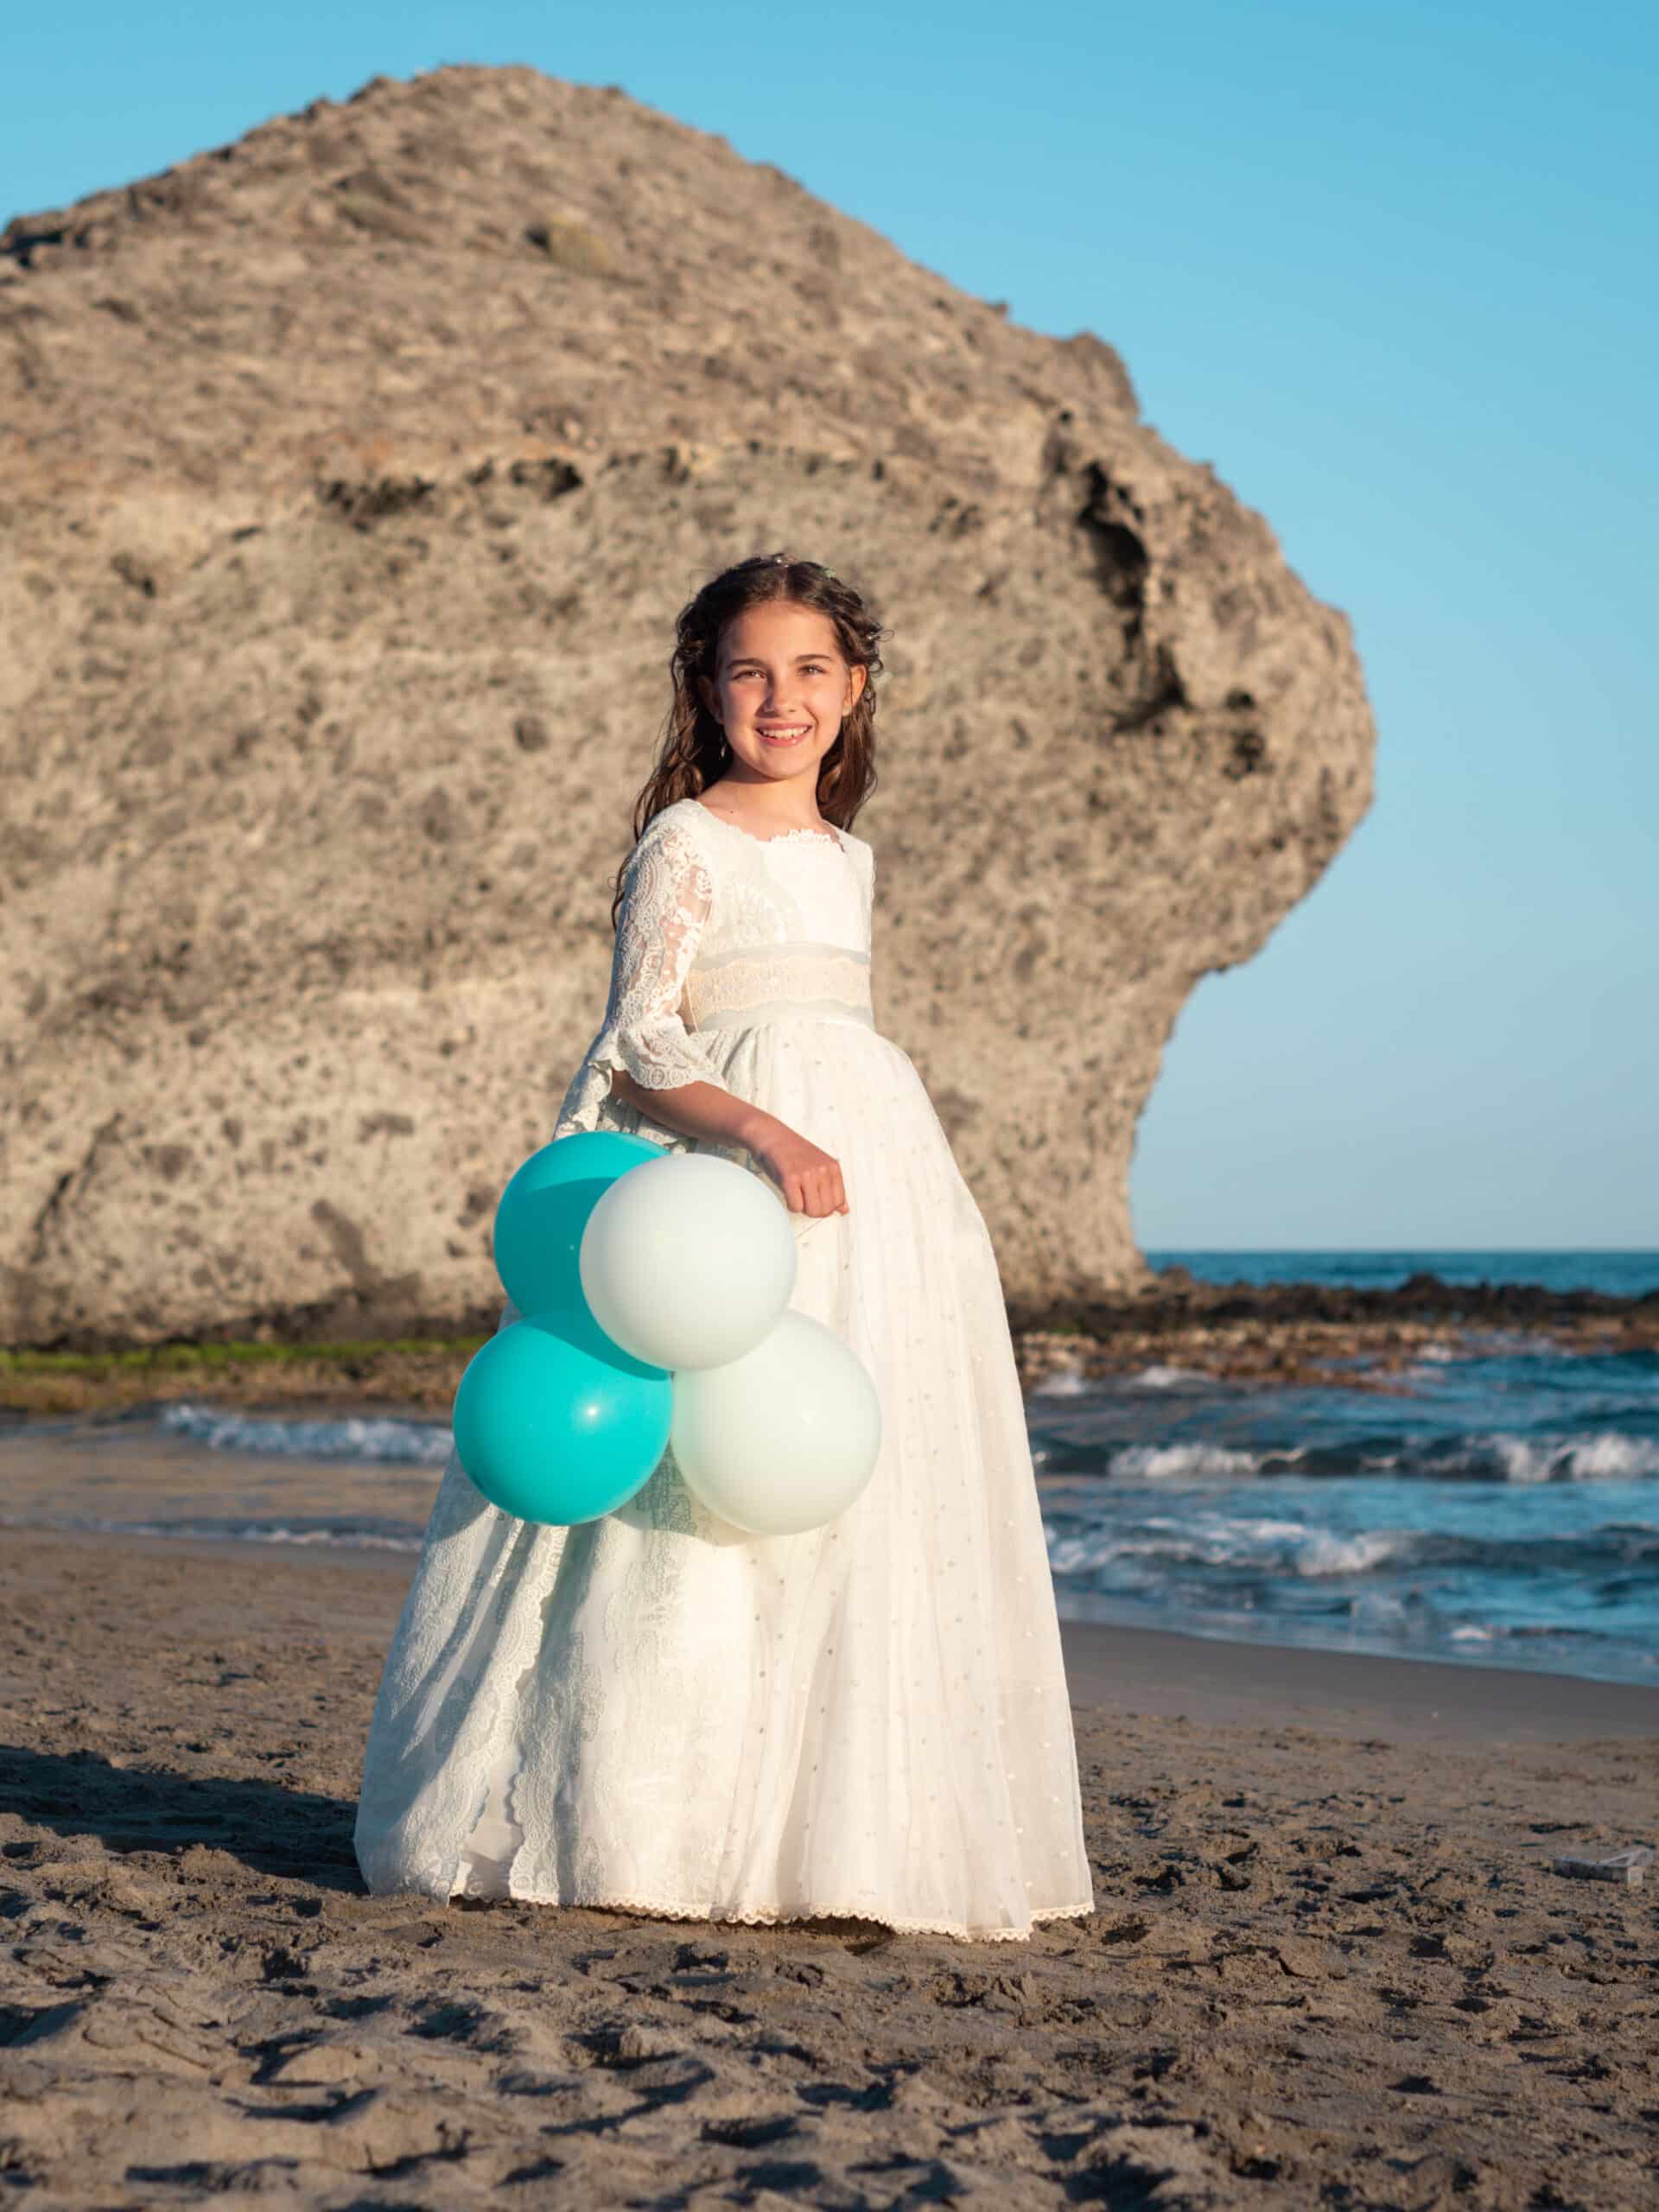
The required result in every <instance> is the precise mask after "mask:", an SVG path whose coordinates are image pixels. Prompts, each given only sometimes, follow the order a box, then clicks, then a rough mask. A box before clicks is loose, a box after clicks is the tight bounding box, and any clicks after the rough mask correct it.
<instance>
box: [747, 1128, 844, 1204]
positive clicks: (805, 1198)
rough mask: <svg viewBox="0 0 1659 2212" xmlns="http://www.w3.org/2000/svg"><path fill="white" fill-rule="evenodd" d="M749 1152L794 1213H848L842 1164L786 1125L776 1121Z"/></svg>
mask: <svg viewBox="0 0 1659 2212" xmlns="http://www.w3.org/2000/svg"><path fill="white" fill-rule="evenodd" d="M749 1151H750V1153H751V1154H753V1157H754V1158H755V1159H756V1160H759V1161H760V1164H761V1166H763V1167H764V1168H765V1169H766V1172H767V1173H768V1174H769V1175H771V1177H772V1179H773V1181H774V1182H775V1183H776V1184H777V1185H778V1186H779V1189H780V1190H781V1191H782V1192H783V1194H784V1203H785V1205H787V1206H788V1208H789V1210H790V1211H791V1213H810V1214H814V1215H823V1214H826V1213H846V1212H847V1211H849V1207H848V1205H847V1192H846V1191H845V1189H844V1187H843V1186H842V1179H841V1163H840V1161H839V1160H835V1159H832V1158H831V1157H830V1155H829V1153H827V1152H823V1151H821V1150H820V1149H819V1147H817V1145H815V1144H814V1143H813V1142H812V1141H811V1139H810V1137H804V1136H802V1135H801V1134H800V1132H799V1131H798V1129H791V1128H790V1127H789V1126H788V1124H787V1123H786V1122H779V1121H773V1122H772V1124H771V1126H770V1128H766V1129H765V1130H763V1131H762V1132H761V1133H760V1135H758V1136H757V1137H755V1138H754V1139H753V1141H751V1143H750V1145H749Z"/></svg>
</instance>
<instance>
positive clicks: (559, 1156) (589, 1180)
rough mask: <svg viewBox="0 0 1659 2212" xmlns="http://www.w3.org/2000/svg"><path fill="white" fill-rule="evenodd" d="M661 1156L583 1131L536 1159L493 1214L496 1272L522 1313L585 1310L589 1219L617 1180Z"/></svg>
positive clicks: (639, 1141) (613, 1136)
mask: <svg viewBox="0 0 1659 2212" xmlns="http://www.w3.org/2000/svg"><path fill="white" fill-rule="evenodd" d="M662 1156H663V1148H662V1147H661V1146H660V1145H656V1144H652V1143H651V1142H650V1141H648V1140H647V1139H646V1138H645V1137H628V1136H623V1135H621V1134H620V1132H619V1131H615V1130H612V1129H584V1130H582V1131H580V1132H578V1133H577V1134H576V1135H574V1136H568V1137H560V1138H559V1139H558V1141H556V1143H554V1144H544V1145H543V1147H542V1148H541V1150H540V1151H539V1152H532V1153H531V1155H530V1158H529V1159H528V1160H525V1161H524V1165H523V1166H521V1167H520V1168H519V1169H518V1171H517V1173H515V1174H514V1176H513V1178H512V1181H511V1182H510V1183H509V1184H508V1185H507V1187H506V1189H505V1191H503V1192H502V1193H501V1203H500V1205H499V1206H497V1208H496V1210H495V1265H496V1272H497V1273H498V1274H499V1276H500V1278H501V1281H502V1285H503V1287H504V1288H505V1291H506V1294H507V1295H508V1297H509V1298H510V1299H512V1302H513V1304H514V1305H515V1306H517V1307H518V1311H519V1312H520V1313H563V1312H566V1311H570V1310H575V1311H580V1310H582V1309H584V1308H585V1307H586V1305H587V1300H585V1299H584V1298H583V1296H582V1277H581V1274H580V1273H579V1272H578V1266H577V1261H578V1255H579V1254H580V1252H581V1250H582V1231H583V1230H585V1229H586V1228H587V1226H588V1215H589V1214H590V1213H592V1211H593V1210H594V1206H595V1205H598V1203H599V1201H600V1199H601V1198H603V1197H604V1195H605V1193H606V1192H607V1191H608V1190H609V1189H610V1187H611V1185H612V1184H613V1183H614V1182H615V1181H616V1179H617V1178H618V1176H620V1175H624V1174H626V1173H627V1171H628V1169H629V1168H631V1167H638V1166H639V1164H640V1162H641V1161H642V1160H660V1159H661V1158H662Z"/></svg>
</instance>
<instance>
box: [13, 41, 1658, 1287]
mask: <svg viewBox="0 0 1659 2212" xmlns="http://www.w3.org/2000/svg"><path fill="white" fill-rule="evenodd" d="M5 46H6V53H5V67H4V72H3V76H0V219H3V215H4V214H7V213H22V212H26V211H34V210H35V209H39V208H43V207H51V206H54V205H55V204H60V203H62V202H64V201H66V200H71V199H73V198H75V197H76V196H78V195H79V194H82V193H85V192H89V191H92V190H93V189H95V188H99V187H100V186H104V185H109V184H117V183H121V182H124V181H128V180H130V179H131V178H134V177H137V176H141V175H146V174H148V173H149V172H151V171H153V170H156V169H158V168H163V167H165V166H166V165H167V164H168V162H173V161H176V160H179V159H181V158H182V157H184V156H188V154H190V153H193V152H194V151H197V150H199V149H202V148H204V147H208V146H213V145H216V144H219V143H223V142H224V141H226V140H227V139H230V138H232V137H237V136H238V135H239V134H240V133H241V132H242V131H244V130H247V129H248V128H250V127H251V125H252V124H256V123H257V122H260V121H262V120H263V119H264V118H266V117H268V116H270V115H272V114H276V113H278V112H281V111H285V110H289V109H293V108H296V107H299V106H302V105H304V103H305V102H307V101H308V100H309V99H314V98H315V97H317V96H318V95H320V94H321V95H327V96H328V97H331V98H335V99H339V98H343V97H344V96H346V94H348V93H350V92H353V91H354V90H355V89H356V88H357V87H358V86H359V85H360V84H362V83H363V82H364V80H365V79H367V78H368V77H371V76H372V75H374V74H376V73H385V74H386V75H388V76H394V77H407V76H410V75H413V74H414V73H416V72H417V71H420V70H423V69H426V68H430V67H434V66H435V65H436V64H438V63H440V62H443V61H481V62H499V61H526V62H531V63H532V64H534V65H535V66H536V67H539V68H542V69H544V70H547V71H548V72H550V73H551V74H553V75H556V76H561V77H566V78H572V79H577V80H578V81H581V82H585V83H591V84H618V85H620V86H623V87H624V88H625V90H626V91H627V92H631V93H632V94H633V95H634V96H635V98H637V99H641V100H644V101H645V102H647V103H648V104H650V105H652V106H654V107H658V108H661V109H663V110H664V111H666V112H668V113H669V114H671V115H674V116H677V117H678V118H681V119H682V120H683V121H685V122H687V123H690V124H696V125H697V126H698V127H699V128H701V129H702V130H713V131H718V132H720V133H721V134H723V135H724V136H725V137H727V138H728V139H729V140H730V141H731V143H732V144H733V145H734V147H735V148H736V149H738V151H739V152H740V153H742V154H744V155H747V156H749V157H751V158H752V159H754V160H759V161H770V162H776V163H777V164H778V166H779V168H783V169H785V170H786V171H788V172H789V174H790V175H793V176H795V177H798V179H799V180H800V181H801V182H802V183H803V184H804V185H805V186H806V187H807V188H809V189H810V190H811V191H813V192H815V193H817V194H820V195H821V196H822V197H823V199H825V200H830V201H832V202H833V203H834V204H835V205H836V206H837V207H842V208H844V209H845V210H847V212H848V213H851V214H854V215H856V216H859V217H860V218H861V219H863V220H864V221H866V222H868V223H870V224H872V225H874V227H875V228H876V229H878V230H880V231H881V232H885V233H886V234H887V236H888V237H889V238H893V240H894V241H895V242H896V243H897V244H898V245H899V246H900V247H901V248H902V249H903V250H904V251H906V253H908V254H910V255H912V257H915V258H916V259H917V260H918V261H920V262H922V263H924V264H926V265H927V266H928V267H930V268H932V269H934V270H938V271H940V272H941V273H942V274H944V275H945V276H947V277H950V278H951V279H953V280H954V281H955V282H956V283H958V284H961V285H963V286H965V287H966V288H967V289H969V290H970V291H974V292H976V293H979V294H981V295H982V296H985V297H988V298H992V299H1005V300H1007V302H1009V303H1010V308H1011V312H1012V315H1013V317H1014V320H1015V321H1020V322H1023V323H1026V324H1028V325H1030V326H1031V327H1033V328H1036V329H1039V330H1044V331H1050V332H1053V333H1055V334H1058V335H1061V336H1065V335H1068V334H1071V332H1073V331H1075V330H1077V329H1079V328H1089V329H1093V330H1096V331H1098V332H1099V333H1100V334H1101V335H1102V336H1103V337H1105V338H1107V339H1109V340H1111V342H1112V343H1113V344H1114V345H1116V346H1119V347H1120V348H1121V349H1122V353H1124V355H1125V357H1126V359H1128V364H1129V367H1130V370H1131V372H1132V373H1133V375H1134V377H1135V382H1136V385H1137V387H1138V389H1139V391H1140V393H1141V400H1142V404H1143V408H1144V411H1145V413H1146V416H1147V419H1148V421H1150V422H1151V423H1154V424H1155V425H1156V426H1157V428H1158V429H1160V430H1161V431H1162V432H1163V433H1164V434H1165V435H1166V436H1167V437H1168V438H1170V439H1171V440H1172V441H1173V442H1174V443H1175V444H1176V445H1177V446H1179V448H1182V449H1183V450H1184V451H1185V452H1186V453H1188V454H1192V455H1193V456H1194V457H1195V458H1198V459H1202V460H1208V461H1213V462H1214V463H1215V464H1216V467H1217V469H1218V470H1219V471H1220V473H1221V474H1222V475H1223V476H1224V478H1225V479H1226V480H1227V481H1228V482H1229V483H1230V484H1231V485H1232V486H1233V487H1234V488H1235V490H1236V492H1237V493H1239V494H1240V496H1241V497H1242V498H1243V499H1245V500H1247V501H1248V502H1249V504H1250V505H1253V506H1256V507H1259V508H1260V509H1261V510H1262V512H1264V513H1265V514H1266V515H1267V516H1268V519H1269V520H1270V521H1271V522H1272V524H1274V528H1275V529H1276V530H1277V531H1278V533H1279V536H1280V538H1281V543H1283V545H1284V547H1285V550H1286V552H1287V556H1288V557H1289V558H1290V560H1291V562H1292V563H1293V564H1294V566H1295V567H1296V568H1297V569H1299V570H1300V573H1301V575H1303V576H1304V577H1305V578H1306V581H1307V582H1308V583H1309V584H1310V585H1311V586H1312V588H1313V589H1314V590H1315V591H1316V592H1317V593H1319V594H1320V596H1322V597H1323V598H1325V599H1327V600H1330V601H1332V602H1333V603H1334V604H1336V605H1337V606H1339V607H1344V608H1345V609H1346V610H1347V612H1348V613H1349V614H1350V615H1351V618H1352V620H1353V621H1354V624H1355V626H1356V630H1357V636H1358V640H1359V645H1360V649H1361V652H1362V653H1363V657H1364V661H1365V665H1366V670H1367V676H1368V681H1369V683H1370V691H1371V696H1372V699H1373V702H1374V704H1375V706H1376V712H1377V716H1378V720H1379V723H1380V726H1381V748H1380V754H1379V763H1378V776H1377V801H1376V806H1375V808H1374V810H1373V811H1372V814H1371V816H1370V819H1369V820H1368V821H1367V823H1365V824H1364V826H1363V828H1362V829H1360V831H1359V832H1358V834H1357V836H1356V837H1355V839H1354V840H1353V842H1351V844H1350V846H1349V847H1348V848H1347V849H1346V850H1345V851H1344V853H1343V854H1342V855H1341V856H1340V857H1339V858H1338V861H1337V862H1336V863H1335V865H1334V867H1333V868H1332V870H1331V872H1330V874H1328V875H1327V876H1326V878H1325V881H1324V882H1323V884H1321V886H1320V887H1319V889H1318V890H1317V891H1316V892H1315V893H1313V897H1312V898H1311V899H1308V900H1307V901H1306V903H1305V904H1304V905H1303V906H1301V907H1300V909H1299V910H1298V911H1297V912H1295V913H1294V915H1292V916H1291V918H1289V919H1288V920H1287V922H1285V923H1284V924H1283V925H1282V926H1281V928H1280V930H1279V931H1278V932H1277V933H1276V934H1275V936H1274V938H1273V939H1272V940H1271V942H1270V943H1269V944H1268V946H1267V947H1266V949H1265V950H1263V951H1262V953H1261V954H1260V955H1259V956H1258V957H1257V958H1256V959H1255V961H1253V962H1251V963H1248V964H1247V965H1246V966H1244V967H1243V968H1240V969H1234V970H1232V971H1231V972H1230V973H1229V974H1227V975H1224V976H1212V977H1211V978H1210V979H1208V981H1206V982H1205V983H1204V984H1203V985H1202V986H1201V987H1200V988H1199V989H1198V993H1197V994H1196V995H1195V996H1194V998H1193V1000H1192V1002H1191V1004H1190V1005H1189V1007H1187V1010H1186V1012H1185V1014H1184V1015H1183V1016H1182V1018H1181V1020H1180V1023H1179V1027H1178V1029H1177V1032H1176V1034H1175V1037H1174V1039H1173V1043H1172V1046H1171V1048H1170V1051H1169V1053H1168V1056H1167V1058H1166V1065H1165V1071H1164V1075H1163V1077H1162V1080H1161V1082H1160V1085H1159V1087H1158V1090H1157V1091H1156V1093H1155V1095H1154V1099H1153V1102H1152V1104H1151V1106H1150V1108H1149V1109H1148V1110H1147V1116H1146V1119H1145V1122H1144V1123H1143V1125H1142V1128H1141V1139H1140V1144H1139V1147H1138V1151H1137V1155H1136V1162H1135V1202H1136V1222H1137V1228H1138V1231H1139V1234H1140V1236H1141V1241H1142V1243H1145V1244H1147V1245H1148V1246H1151V1247H1154V1248H1169V1247H1179V1246H1191V1245H1209V1246H1223V1247H1225V1246H1232V1245H1260V1246H1286V1245H1290V1246H1297V1245H1311V1246H1350V1245H1368V1244H1376V1245H1388V1246H1400V1245H1414V1244H1416V1245H1438V1246H1457V1245H1529V1244H1543V1245H1575V1244H1582V1245H1599V1244H1613V1245H1618V1244H1625V1245H1630V1244H1637V1245H1649V1246H1659V1143H1656V1135H1659V988H1656V983H1659V749H1656V744H1655V734H1656V733H1655V728H1654V722H1655V716H1654V713H1653V709H1652V705H1651V686H1650V677H1649V662H1650V659H1651V658H1652V648H1653V645H1654V642H1655V640H1656V638H1659V622H1656V620H1655V612H1654V608H1653V606H1652V603H1651V602H1652V599H1653V594H1654V593H1655V590H1656V583H1659V575H1656V563H1655V559H1654V551H1655V536H1656V531H1655V516H1656V512H1659V500H1656V494H1659V439H1656V435H1655V423H1654V419H1653V414H1654V393H1655V390H1656V361H1659V346H1656V342H1655V341H1656V334H1659V309H1656V283H1655V276H1656V265H1659V264H1656V245H1659V222H1656V181H1659V162H1656V157H1655V155H1654V152H1653V147H1654V143H1655V129H1654V116H1655V113H1656V111H1659V105H1656V94H1659V12H1656V10H1654V9H1653V8H1652V7H1651V6H1650V5H1648V6H1640V7H1639V6H1637V5H1635V4H1614V0H1587V3H1586V4H1581V5H1580V6H1579V7H1577V8H1576V9H1567V8H1563V7H1562V6H1561V5H1560V0H1553V4H1551V5H1548V6H1545V5H1542V4H1540V0H1501V3H1500V0H1491V4H1486V5H1481V6H1471V5H1468V4H1461V3H1460V0H1399V4H1396V5H1394V6H1390V7H1387V8H1383V7H1376V6H1353V5H1344V4H1343V0H1322V4H1313V0H1307V4H1300V5H1298V4H1290V0H1256V3H1255V4H1254V5H1249V6H1246V5H1243V4H1241V0H1230V4H1226V5H1222V4H1217V0H1166V4H1164V5H1162V6H1160V7H1157V8H1153V7H1149V6H1147V4H1145V0H1141V4H1140V5H1138V6H1136V7H1135V8H1134V9H1128V8H1125V7H1122V6H1120V5H1117V4H1115V0H1024V4H1022V5H1020V6H1019V7H1017V8H1013V9H1010V8H1007V7H1006V6H1005V5H998V6H995V7H992V6H987V5H982V4H979V0H956V4H953V5H951V6H950V7H946V6H944V5H941V4H927V3H926V0H924V4H912V5H909V6H902V7H899V8H898V9H896V10H893V9H891V8H890V4H889V0H880V4H877V3H876V0H845V4H842V5H841V6H840V7H838V8H835V9H825V10H823V11H822V12H819V11H815V10H807V9H800V10H788V11H785V13H784V15H783V16H781V17H779V18H776V19H773V20H771V21H768V20H767V17H766V15H764V14H763V12H762V10H760V9H759V8H758V7H756V6H755V5H753V0H745V4H742V5H734V4H732V3H731V0H698V4H696V5H693V4H691V0H683V4H680V5H677V6H673V7H669V6H664V5H658V4H648V0H611V4H609V5H607V6H606V7H603V8H594V7H588V6H584V7H580V8H578V7H574V6H573V7H569V8H566V9H557V8H550V7H549V8H536V7H531V6H524V5H495V6H490V5H484V4H474V5H472V6H466V7H463V6H459V5H422V4H418V0H406V3H405V4H402V5H399V6H397V7H395V8H394V7H391V6H387V5H385V4H384V0H358V4H357V5H356V6H354V7H351V8H342V7H340V6H339V5H338V4H337V0H336V4H332V5H330V6H328V7H327V8H325V7H322V6H320V5H317V4H316V0H289V4H288V5H286V6H284V7H283V8H280V9H273V10H240V9H227V8H226V7H225V6H224V4H223V0H216V4H214V5H213V6H211V7H209V6H205V5H200V4H197V5H186V6H175V7H173V8H170V9H168V10H165V11H159V10H137V9H133V8H131V7H130V6H123V7H120V8H117V7H114V6H111V5H96V6H79V7H77V6H73V5H71V6H68V7H67V8H62V9H58V10H23V11H22V13H21V14H20V15H19V16H18V17H17V19H16V20H15V21H14V22H11V23H10V24H9V25H8V27H7V31H6V39H5ZM893 612H894V614H895V616H898V615H900V614H901V613H902V606H901V604H899V603H898V601H896V600H895V603H894V607H893Z"/></svg>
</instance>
